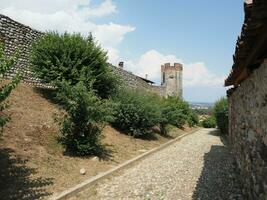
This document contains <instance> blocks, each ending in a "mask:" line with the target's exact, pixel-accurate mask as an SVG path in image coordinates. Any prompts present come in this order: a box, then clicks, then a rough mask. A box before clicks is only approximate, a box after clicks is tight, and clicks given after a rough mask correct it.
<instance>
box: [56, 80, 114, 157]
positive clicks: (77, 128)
mask: <svg viewBox="0 0 267 200" xmlns="http://www.w3.org/2000/svg"><path fill="white" fill-rule="evenodd" d="M57 98H58V100H59V101H60V102H61V104H62V105H63V108H64V110H65V111H66V114H65V115H64V117H63V118H62V119H61V120H59V123H60V126H61V134H62V137H61V139H60V141H61V143H62V144H63V145H64V146H65V147H66V150H67V151H68V152H72V153H74V154H76V155H79V156H84V155H100V154H101V153H102V152H103V147H102V145H101V143H100V138H101V132H102V130H103V128H104V126H105V124H106V122H107V121H111V120H112V105H111V104H110V103H109V102H108V101H107V100H101V99H99V98H98V97H97V96H96V95H95V94H94V92H93V91H92V90H88V89H87V87H86V86H84V85H83V83H82V82H80V83H78V84H77V85H75V86H72V85H70V84H69V83H66V82H62V83H61V84H60V87H59V91H58V94H57Z"/></svg>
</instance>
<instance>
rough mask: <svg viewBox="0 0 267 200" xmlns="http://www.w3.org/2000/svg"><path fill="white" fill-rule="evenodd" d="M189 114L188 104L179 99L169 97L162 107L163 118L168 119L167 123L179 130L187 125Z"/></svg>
mask: <svg viewBox="0 0 267 200" xmlns="http://www.w3.org/2000/svg"><path fill="white" fill-rule="evenodd" d="M189 113H190V108H189V105H188V103H186V102H185V101H183V100H182V99H180V98H179V97H168V98H167V99H166V100H165V102H164V103H163V106H162V116H164V117H165V118H166V119H167V120H166V122H167V123H169V124H171V125H173V126H176V127H178V128H182V127H183V125H185V124H186V122H187V120H188V116H189Z"/></svg>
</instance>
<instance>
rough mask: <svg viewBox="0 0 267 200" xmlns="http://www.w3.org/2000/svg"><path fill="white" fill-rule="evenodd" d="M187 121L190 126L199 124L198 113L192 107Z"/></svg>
mask: <svg viewBox="0 0 267 200" xmlns="http://www.w3.org/2000/svg"><path fill="white" fill-rule="evenodd" d="M187 122H188V125H189V126H190V127H193V126H197V125H198V124H199V118H198V114H197V113H196V112H195V111H194V110H191V109H190V111H189V114H188V118H187Z"/></svg>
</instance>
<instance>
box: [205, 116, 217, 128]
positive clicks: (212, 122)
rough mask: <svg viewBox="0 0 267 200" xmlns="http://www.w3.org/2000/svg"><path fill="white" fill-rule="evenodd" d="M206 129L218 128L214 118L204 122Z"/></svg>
mask: <svg viewBox="0 0 267 200" xmlns="http://www.w3.org/2000/svg"><path fill="white" fill-rule="evenodd" d="M202 126H203V127H204V128H216V119H215V117H214V116H210V117H208V118H207V119H204V120H203V121H202Z"/></svg>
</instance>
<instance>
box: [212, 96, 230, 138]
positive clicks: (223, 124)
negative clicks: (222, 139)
mask: <svg viewBox="0 0 267 200" xmlns="http://www.w3.org/2000/svg"><path fill="white" fill-rule="evenodd" d="M214 116H215V118H216V122H217V125H218V128H219V129H220V130H221V132H222V133H223V134H227V133H228V102H227V99H226V98H225V97H223V98H221V99H220V100H218V101H217V102H216V103H215V106H214Z"/></svg>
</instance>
